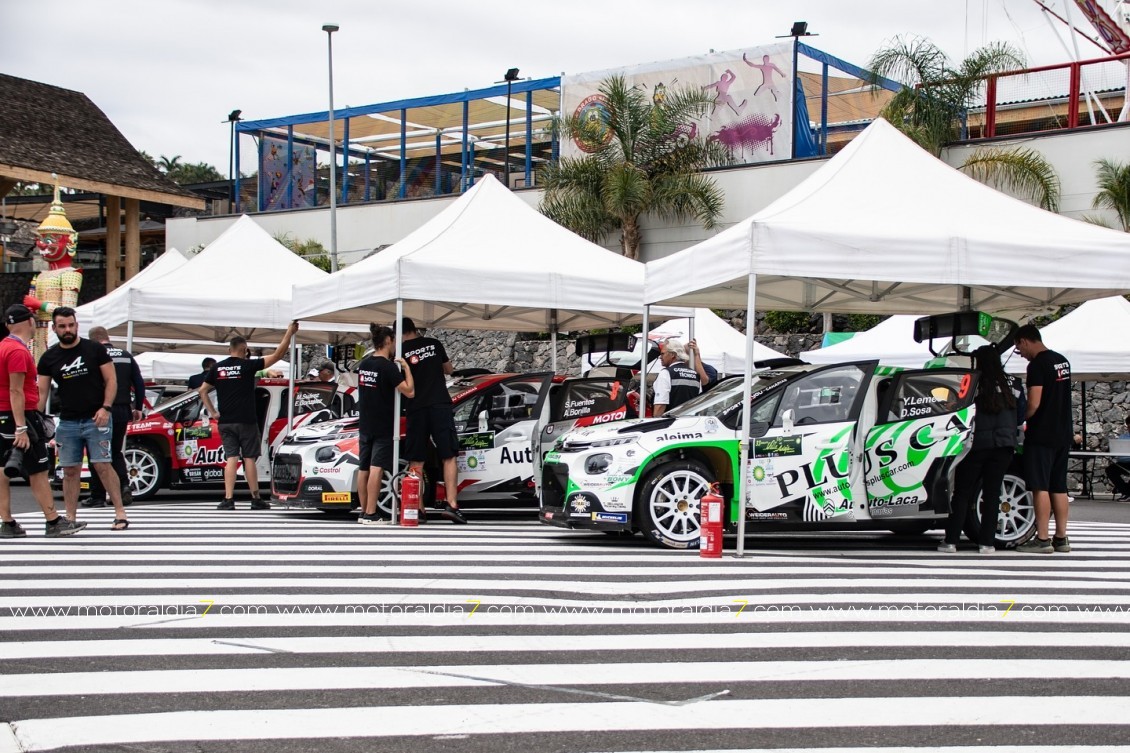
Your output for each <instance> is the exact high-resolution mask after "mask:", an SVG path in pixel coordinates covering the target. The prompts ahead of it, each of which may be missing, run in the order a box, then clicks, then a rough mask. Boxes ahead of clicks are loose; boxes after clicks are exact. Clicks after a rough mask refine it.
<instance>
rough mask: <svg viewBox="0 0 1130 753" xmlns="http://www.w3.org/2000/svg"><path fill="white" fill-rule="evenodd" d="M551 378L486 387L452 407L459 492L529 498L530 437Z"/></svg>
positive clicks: (531, 376)
mask: <svg viewBox="0 0 1130 753" xmlns="http://www.w3.org/2000/svg"><path fill="white" fill-rule="evenodd" d="M552 381H553V374H551V373H549V372H539V373H535V374H523V375H521V376H516V377H512V378H510V379H506V380H503V381H501V382H498V383H497V384H494V385H491V386H490V387H488V388H486V389H484V390H483V391H482V392H481V393H478V394H477V395H474V396H472V397H471V398H470V399H469V400H467V401H466V402H465V403H463V404H461V405H459V406H458V407H457V408H456V427H457V429H459V455H458V456H457V458H456V463H457V465H458V468H459V488H460V490H461V491H462V490H464V489H467V490H468V491H469V492H470V493H472V494H481V493H492V494H493V493H499V494H515V495H517V494H531V495H532V494H533V487H532V478H531V477H532V474H533V452H532V450H531V444H530V443H531V437H532V434H533V430H534V425H535V422H536V419H537V417H538V416H539V415H540V414H541V410H542V405H544V403H545V401H546V399H547V397H548V395H549V386H550V384H551V383H552Z"/></svg>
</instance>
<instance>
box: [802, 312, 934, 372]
mask: <svg viewBox="0 0 1130 753" xmlns="http://www.w3.org/2000/svg"><path fill="white" fill-rule="evenodd" d="M918 318H919V317H918V316H916V315H912V314H897V315H895V316H892V317H890V318H888V319H886V320H884V321H881V322H879V323H878V324H876V325H875V326H874V327H872V328H871V329H869V330H865V331H863V332H857V333H856V334H855V335H854V336H853V337H852V338H851V339H850V340H844V341H843V342H840V343H836V344H835V345H829V346H828V347H827V348H818V349H817V350H809V351H805V352H804V353H801V354H800V358H801V360H802V361H808V362H809V363H818V364H825V363H844V362H846V361H858V360H860V359H864V358H878V359H879V363H881V364H883V365H884V366H901V367H902V368H904V369H920V368H922V367H923V366H924V365H925V364H926V362H927V361H929V360H930V359H931V358H933V357H934V356H933V354H932V353H930V343H929V342H922V343H919V342H915V341H914V320H915V319H918Z"/></svg>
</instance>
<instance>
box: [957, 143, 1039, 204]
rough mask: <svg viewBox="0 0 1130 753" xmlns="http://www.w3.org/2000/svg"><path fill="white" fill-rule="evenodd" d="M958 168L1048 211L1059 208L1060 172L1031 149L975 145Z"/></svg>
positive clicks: (975, 178)
mask: <svg viewBox="0 0 1130 753" xmlns="http://www.w3.org/2000/svg"><path fill="white" fill-rule="evenodd" d="M961 169H962V170H963V171H964V172H966V173H968V174H969V176H970V177H972V178H973V179H974V180H978V181H980V182H982V183H987V184H988V185H990V186H994V187H995V188H1000V189H1003V190H1005V191H1009V192H1010V193H1013V194H1016V195H1017V196H1023V197H1025V198H1027V199H1029V200H1031V201H1032V202H1033V203H1035V204H1037V205H1038V206H1039V207H1041V208H1042V209H1046V210H1048V211H1049V212H1058V211H1059V196H1060V188H1059V175H1057V174H1056V171H1055V168H1054V167H1052V165H1051V163H1050V162H1048V161H1047V159H1045V157H1044V155H1042V154H1040V153H1039V152H1037V151H1036V150H1034V149H1022V148H1017V149H978V150H977V151H976V152H974V153H973V154H971V155H970V156H969V158H968V159H966V160H965V162H964V163H963V164H962V165H961Z"/></svg>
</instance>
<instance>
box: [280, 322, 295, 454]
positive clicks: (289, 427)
mask: <svg viewBox="0 0 1130 753" xmlns="http://www.w3.org/2000/svg"><path fill="white" fill-rule="evenodd" d="M288 355H289V356H290V373H289V374H288V375H287V392H286V394H288V395H290V400H288V401H287V404H286V434H285V435H284V436H283V439H286V437H289V436H290V433H291V432H292V431H293V430H294V381H295V370H296V369H297V368H298V343H297V342H295V338H293V337H292V338H290V353H289V354H288Z"/></svg>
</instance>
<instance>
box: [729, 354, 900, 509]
mask: <svg viewBox="0 0 1130 753" xmlns="http://www.w3.org/2000/svg"><path fill="white" fill-rule="evenodd" d="M878 363H879V362H878V361H861V362H858V363H844V364H835V365H832V366H827V367H825V368H822V369H816V370H814V371H809V372H807V373H805V374H804V375H802V376H800V377H798V378H796V379H793V380H791V381H789V382H788V383H786V384H785V385H784V386H783V387H782V388H780V389H778V390H774V391H773V392H772V393H770V394H768V395H766V396H765V397H763V398H761V399H760V400H755V401H754V404H753V406H752V410H753V413H752V415H751V419H752V420H751V432H752V434H753V436H752V437H751V438H750V453H751V461H750V472H749V476H750V477H749V483H750V485H751V486H750V488H751V490H752V494H751V499H752V507H753V510H751V511H749V512H748V513H747V515H749V517H750V518H751V519H754V520H781V521H785V520H793V521H796V520H803V521H817V520H825V519H829V518H836V517H843V518H844V519H847V520H850V519H851V518H852V516H853V515H854V507H855V504H856V501H857V500H862V499H864V496H865V492H864V484H863V467H862V462H861V453H860V443H861V441H862V437H861V436H860V435H861V432H860V431H859V421H860V414H861V412H862V409H863V405H864V403H865V401H866V398H867V393H868V387H869V385H870V382H871V378H872V375H873V374H874V373H875V368H876V366H878Z"/></svg>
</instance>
